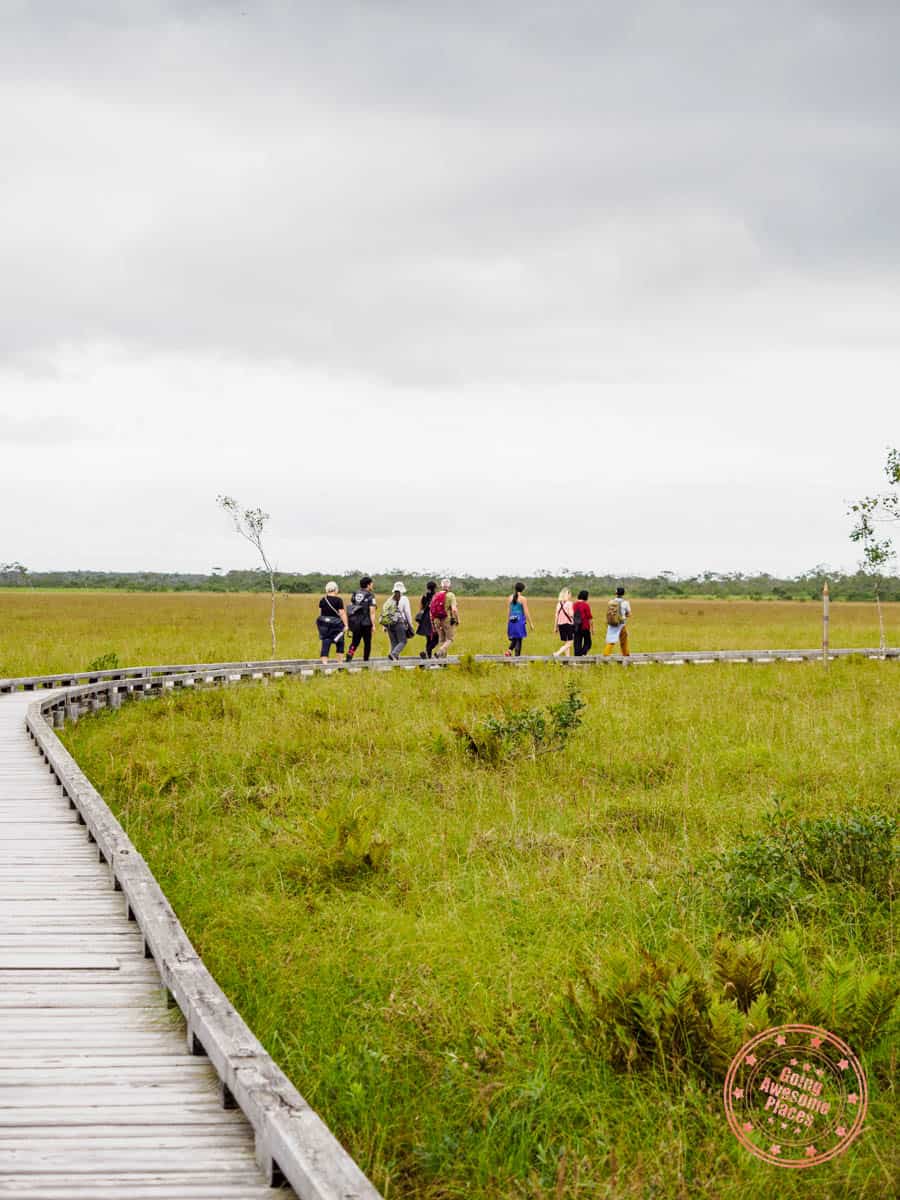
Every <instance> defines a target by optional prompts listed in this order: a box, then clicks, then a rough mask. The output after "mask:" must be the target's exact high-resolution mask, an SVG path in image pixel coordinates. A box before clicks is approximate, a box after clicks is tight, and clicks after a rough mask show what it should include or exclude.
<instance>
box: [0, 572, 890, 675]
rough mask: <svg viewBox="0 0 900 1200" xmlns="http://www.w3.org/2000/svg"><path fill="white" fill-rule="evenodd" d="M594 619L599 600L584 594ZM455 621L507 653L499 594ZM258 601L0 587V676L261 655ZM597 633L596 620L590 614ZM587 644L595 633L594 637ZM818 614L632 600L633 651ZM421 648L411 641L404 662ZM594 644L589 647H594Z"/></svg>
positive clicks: (807, 608) (534, 642)
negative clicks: (102, 663)
mask: <svg viewBox="0 0 900 1200" xmlns="http://www.w3.org/2000/svg"><path fill="white" fill-rule="evenodd" d="M595 601H596V603H595V611H596V612H597V614H598V618H602V615H603V599H602V598H600V597H595ZM317 604H318V598H317V597H315V596H292V595H287V594H279V595H278V597H277V600H276V608H277V622H278V654H279V657H282V658H311V657H315V656H317V655H318V652H319V643H318V640H317V637H316V631H315V616H316V614H317V612H318V608H317ZM460 604H461V618H462V625H461V627H460V630H459V637H458V640H457V642H456V644H455V646H454V649H455V650H458V651H459V652H460V653H467V652H468V653H472V654H497V653H502V652H503V650H504V649H505V647H506V644H507V642H506V636H505V634H506V605H505V602H504V600H503V599H502V598H500V599H498V598H487V597H466V596H465V594H464V593H460ZM554 605H555V602H554V601H552V600H548V599H545V598H537V599H534V600H532V601H531V609H532V613H533V615H534V618H535V623H536V625H537V633H534V634H531V635H530V636H529V637H528V638H527V640H526V642H525V652H526V653H528V654H547V653H549V652H551V651H552V650H555V649H557V648H558V646H559V642H558V641H557V640H555V636H554V633H553V612H554ZM884 613H885V628H886V632H887V638H888V643H889V645H894V646H896V645H897V643H898V639H900V604H886V605H884ZM268 620H269V599H268V598H267V597H266V596H264V595H253V594H237V593H235V594H226V595H218V594H216V595H210V594H208V593H207V594H203V593H194V594H189V593H188V594H186V593H177V594H174V593H171V594H170V593H152V594H146V593H145V594H141V593H119V592H92V593H82V592H38V591H35V592H32V591H30V590H29V589H25V588H23V589H19V590H10V589H7V590H0V678H4V677H8V676H14V675H27V674H32V673H37V672H42V673H50V672H60V671H75V670H86V669H87V668H88V666H89V664H90V663H91V662H94V661H96V660H98V659H103V658H104V657H106V656H113V657H114V658H115V659H116V660H117V663H118V665H121V666H143V665H148V664H151V663H172V662H176V663H177V662H183V663H196V662H224V661H242V660H246V659H262V658H268V657H269V656H270V653H271V648H270V645H269V628H268ZM597 624H598V627H599V619H598V622H597ZM594 640H595V643H598V642H600V641H601V640H602V634H600V633H596V634H595V639H594ZM821 640H822V627H821V609H820V606H819V605H818V604H815V603H812V602H810V603H804V602H801V601H787V602H784V601H751V600H725V601H703V600H701V601H687V600H636V601H634V615H633V618H632V622H631V643H632V649H633V650H635V651H637V650H728V649H762V650H765V649H782V648H807V647H816V646H819V645H821ZM831 644H832V645H833V646H877V645H878V644H879V643H878V621H877V617H876V613H875V608H874V605H871V604H861V603H843V604H837V603H836V604H832V606H831ZM422 645H423V643H422V641H421V639H419V638H413V639H412V642H411V643H410V646H409V648H408V650H407V655H410V654H417V653H418V652H419V650H420V649H421V648H422ZM599 648H600V647H599V646H598V649H599ZM387 649H388V643H387V637H386V636H385V635H384V634H383V633H382V632H381V631H380V630H379V631H377V632H376V634H375V653H376V654H381V655H384V654H386V653H387Z"/></svg>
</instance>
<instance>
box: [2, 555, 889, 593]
mask: <svg viewBox="0 0 900 1200" xmlns="http://www.w3.org/2000/svg"><path fill="white" fill-rule="evenodd" d="M361 574H362V572H361V571H343V572H337V573H334V572H331V573H322V572H310V573H307V574H296V573H294V572H290V571H280V572H278V575H277V587H278V590H279V591H281V592H293V593H310V594H317V593H320V592H322V591H323V590H324V587H325V584H326V583H327V582H328V580H329V579H334V580H335V581H336V582H337V583H338V585H339V587H340V589H341V591H342V592H350V591H352V590H353V589H354V588H355V587H356V586H357V584H358V581H359V577H360V575H361ZM428 578H433V579H434V578H436V579H440V573H438V572H435V573H434V574H433V575H431V576H428V575H422V574H420V573H413V572H409V571H402V570H400V569H399V568H398V569H397V570H393V571H389V572H381V573H380V574H377V575H376V576H375V591H376V592H379V593H381V594H382V595H383V594H384V593H386V592H387V591H389V590H390V587H391V585H392V584H393V582H394V580H395V579H403V580H405V582H406V586H407V588H408V589H409V591H410V593H412V594H416V593H418V592H420V591H421V590H423V588H424V584H425V581H426V580H427V579H428ZM518 578H519V579H521V580H522V581H523V582H524V583H525V584H526V585H527V588H528V594H529V595H531V596H555V595H557V594H558V592H559V590H560V589H561V588H562V587H571V588H572V589H573V591H577V590H578V589H580V588H587V589H588V591H590V592H591V593H593V594H594V595H601V594H604V593H606V592H609V591H611V590H612V589H614V588H615V587H616V586H617V585H618V584H624V586H625V587H626V588H627V590H628V593H629V595H632V596H643V597H648V598H659V599H665V598H666V597H678V596H681V597H702V598H704V599H719V598H721V599H726V598H729V597H732V598H735V599H745V600H817V599H818V598H819V597H820V596H821V595H822V584H823V583H824V582H825V580H826V579H827V580H828V587H829V590H830V592H831V597H832V599H834V600H871V599H872V596H873V586H874V576H872V575H871V574H866V573H865V572H863V571H857V572H856V573H855V574H852V575H844V574H841V573H840V572H831V571H829V570H828V569H827V568H826V567H816V568H814V569H813V570H811V571H806V572H804V574H802V575H797V576H794V577H791V578H786V579H781V578H779V577H778V576H776V575H767V574H758V575H744V574H742V573H741V572H739V571H732V572H727V573H723V572H718V571H703V572H702V573H701V574H699V575H690V576H684V577H681V576H676V575H674V574H672V573H671V572H668V571H663V572H662V573H661V574H659V575H654V576H652V577H642V576H636V575H633V576H624V577H623V576H621V575H597V574H594V573H593V572H592V571H564V572H559V573H556V572H552V571H541V572H539V573H538V574H537V575H520V576H519V577H518ZM879 580H880V587H881V598H882V600H896V601H900V577H898V576H896V575H882V576H879ZM514 582H515V578H514V577H513V576H512V575H509V576H498V577H495V578H487V577H486V576H481V575H458V576H456V577H455V579H454V587H455V588H456V590H458V591H459V592H460V593H462V594H464V595H466V596H499V595H505V594H506V593H507V592H509V591H510V590H511V589H512V585H513V583H514ZM0 587H3V588H29V587H32V588H66V589H68V588H73V589H77V588H81V589H93V590H96V589H102V590H108V591H122V592H265V591H268V589H269V580H268V576H267V575H266V574H265V573H264V572H263V571H261V570H250V571H223V572H213V573H212V574H209V575H188V574H180V573H175V572H171V573H169V572H156V571H135V572H121V571H29V570H27V569H26V568H24V567H22V566H21V565H20V564H15V569H12V570H5V571H0Z"/></svg>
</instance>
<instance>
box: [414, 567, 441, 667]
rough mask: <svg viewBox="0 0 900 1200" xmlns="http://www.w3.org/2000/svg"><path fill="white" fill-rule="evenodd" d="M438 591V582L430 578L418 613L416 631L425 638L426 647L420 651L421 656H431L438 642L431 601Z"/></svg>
mask: <svg viewBox="0 0 900 1200" xmlns="http://www.w3.org/2000/svg"><path fill="white" fill-rule="evenodd" d="M436 591H437V584H436V583H435V581H434V580H433V579H429V580H428V582H427V583H426V584H425V591H424V592H423V593H422V599H421V600H420V601H419V611H418V612H417V613H416V633H417V634H418V635H419V637H423V638H424V639H425V649H424V650H420V651H419V658H431V656H432V654H433V653H434V648H435V646H436V645H437V644H438V636H437V634H436V633H435V631H434V624H433V623H432V620H431V601H432V600H433V599H434V593H435V592H436Z"/></svg>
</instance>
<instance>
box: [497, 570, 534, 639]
mask: <svg viewBox="0 0 900 1200" xmlns="http://www.w3.org/2000/svg"><path fill="white" fill-rule="evenodd" d="M524 592H525V584H524V583H522V582H521V580H520V581H519V582H518V583H517V584H516V586H515V589H514V590H513V593H512V595H511V596H510V597H509V599H508V600H507V605H508V606H509V607H508V611H507V618H506V636H507V637H508V638H509V648H508V649H506V650H504V652H503V653H504V654H505V655H506V657H507V658H509V657H510V656H512V655H515V656H516V658H518V656H519V655H520V654H521V653H522V642H523V641H524V640H525V638H527V637H528V626H529V625H530V626H531V631H532V633H533V632H534V621H532V619H531V613H530V612H529V611H528V601H527V600H526V599H525V596H524Z"/></svg>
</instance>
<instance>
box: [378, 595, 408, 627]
mask: <svg viewBox="0 0 900 1200" xmlns="http://www.w3.org/2000/svg"><path fill="white" fill-rule="evenodd" d="M402 620H403V613H402V612H401V611H400V605H399V604H398V603H397V601H396V600H395V599H394V597H393V596H388V598H387V600H385V602H384V604H383V605H382V607H381V616H380V617H379V618H378V621H379V624H381V625H383V626H384V627H385V629H393V627H394V626H395V625H399V624H400V622H401V621H402Z"/></svg>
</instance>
